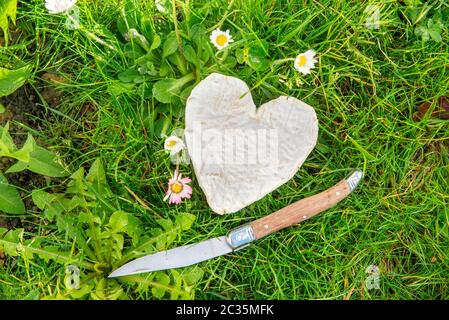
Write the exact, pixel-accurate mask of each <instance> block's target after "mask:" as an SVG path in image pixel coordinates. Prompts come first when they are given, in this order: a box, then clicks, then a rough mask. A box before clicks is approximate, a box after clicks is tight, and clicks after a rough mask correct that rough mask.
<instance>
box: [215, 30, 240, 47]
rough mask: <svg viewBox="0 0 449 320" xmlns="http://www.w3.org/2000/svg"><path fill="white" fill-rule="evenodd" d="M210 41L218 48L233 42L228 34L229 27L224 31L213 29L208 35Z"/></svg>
mask: <svg viewBox="0 0 449 320" xmlns="http://www.w3.org/2000/svg"><path fill="white" fill-rule="evenodd" d="M210 42H211V43H212V44H213V45H214V46H215V47H216V48H217V49H218V50H221V49H223V48H226V47H227V46H228V45H229V43H231V42H234V40H233V39H232V36H231V35H230V31H229V29H228V30H226V32H224V31H221V30H220V29H215V30H214V31H212V33H211V35H210Z"/></svg>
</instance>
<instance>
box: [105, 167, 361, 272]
mask: <svg viewBox="0 0 449 320" xmlns="http://www.w3.org/2000/svg"><path fill="white" fill-rule="evenodd" d="M362 177H363V174H362V171H360V170H356V171H354V172H353V173H352V174H351V175H350V176H349V177H348V178H346V179H343V180H341V181H340V182H339V183H337V184H336V185H335V186H333V187H332V188H329V189H327V190H325V191H323V192H321V193H318V194H316V195H314V196H311V197H308V198H305V199H302V200H299V201H297V202H295V203H293V204H291V205H289V206H287V207H285V208H282V209H280V210H278V211H276V212H274V213H272V214H270V215H268V216H265V217H263V218H260V219H258V220H255V221H253V222H250V223H248V224H244V225H242V226H240V227H237V228H235V229H233V230H231V231H230V232H229V233H228V235H226V236H221V237H216V238H212V239H208V240H204V241H201V242H198V243H195V244H191V245H185V246H181V247H177V248H174V249H170V250H165V251H160V252H157V253H154V254H150V255H146V256H144V257H141V258H138V259H135V260H133V261H131V262H128V263H126V264H125V265H123V266H121V267H119V268H118V269H116V270H114V271H113V272H112V273H111V274H110V275H109V278H115V277H120V276H126V275H132V274H138V273H145V272H153V271H160V270H166V269H175V268H181V267H187V266H190V265H193V264H196V263H199V262H202V261H206V260H209V259H212V258H216V257H219V256H222V255H225V254H228V253H231V252H233V251H237V250H240V249H242V248H244V247H245V246H247V245H249V244H250V243H251V242H253V241H255V240H258V239H260V238H262V237H264V236H266V235H268V234H271V233H273V232H276V231H278V230H281V229H284V228H286V227H289V226H291V225H293V224H297V223H300V222H303V221H305V220H307V219H309V218H311V217H313V216H315V215H317V214H319V213H320V212H323V211H325V210H327V209H329V208H330V207H333V206H334V205H335V204H337V203H338V202H340V201H341V200H343V199H344V198H346V197H347V196H348V195H349V194H351V192H352V191H354V189H355V188H356V187H357V185H358V184H359V182H360V180H361V179H362Z"/></svg>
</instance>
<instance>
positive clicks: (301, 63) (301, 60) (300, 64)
mask: <svg viewBox="0 0 449 320" xmlns="http://www.w3.org/2000/svg"><path fill="white" fill-rule="evenodd" d="M306 63H307V58H306V56H300V57H299V59H298V67H304V66H305V65H306Z"/></svg>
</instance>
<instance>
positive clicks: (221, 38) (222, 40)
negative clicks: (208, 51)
mask: <svg viewBox="0 0 449 320" xmlns="http://www.w3.org/2000/svg"><path fill="white" fill-rule="evenodd" d="M215 41H216V42H217V44H218V45H219V46H224V45H225V44H226V43H227V42H228V37H226V36H225V35H224V34H220V35H218V36H217V38H216V39H215Z"/></svg>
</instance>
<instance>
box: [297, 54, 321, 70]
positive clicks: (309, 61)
mask: <svg viewBox="0 0 449 320" xmlns="http://www.w3.org/2000/svg"><path fill="white" fill-rule="evenodd" d="M315 55H316V53H315V51H313V50H307V51H306V52H304V53H301V54H299V55H298V56H297V57H296V58H295V61H294V67H295V69H296V70H297V71H298V72H300V73H302V74H305V75H306V74H310V72H311V69H313V68H315V63H317V62H318V61H317V60H316V59H315Z"/></svg>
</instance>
